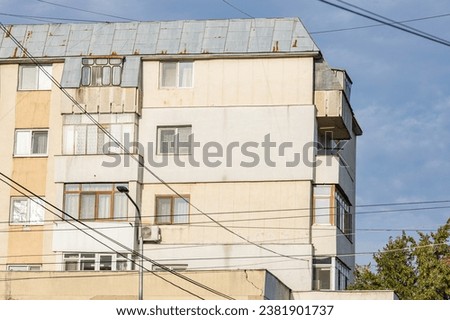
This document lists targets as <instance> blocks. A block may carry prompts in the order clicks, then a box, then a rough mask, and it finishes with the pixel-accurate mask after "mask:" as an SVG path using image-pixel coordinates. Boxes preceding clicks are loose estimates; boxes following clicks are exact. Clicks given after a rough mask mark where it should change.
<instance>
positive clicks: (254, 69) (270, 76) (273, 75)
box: [143, 58, 313, 107]
mask: <svg viewBox="0 0 450 320" xmlns="http://www.w3.org/2000/svg"><path fill="white" fill-rule="evenodd" d="M159 69H160V64H159V62H158V61H147V62H144V103H143V106H144V107H153V106H156V107H160V106H216V105H217V106H227V105H254V104H264V105H280V104H299V105H302V104H312V102H313V101H312V88H313V87H312V86H313V76H312V75H313V59H312V58H283V59H281V58H273V59H230V60H222V59H214V60H197V61H195V62H194V85H193V88H178V89H176V88H159V71H160V70H159Z"/></svg>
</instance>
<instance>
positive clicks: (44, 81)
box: [38, 66, 52, 90]
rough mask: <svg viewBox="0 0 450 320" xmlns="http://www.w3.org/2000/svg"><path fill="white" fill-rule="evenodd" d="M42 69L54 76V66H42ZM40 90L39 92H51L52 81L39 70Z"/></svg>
mask: <svg viewBox="0 0 450 320" xmlns="http://www.w3.org/2000/svg"><path fill="white" fill-rule="evenodd" d="M42 68H43V69H44V70H45V71H46V72H47V74H49V75H52V66H42ZM38 77H39V79H38V89H39V90H50V89H51V88H52V81H51V80H50V78H49V77H48V76H47V75H46V74H45V73H44V72H43V71H42V70H41V69H39V68H38Z"/></svg>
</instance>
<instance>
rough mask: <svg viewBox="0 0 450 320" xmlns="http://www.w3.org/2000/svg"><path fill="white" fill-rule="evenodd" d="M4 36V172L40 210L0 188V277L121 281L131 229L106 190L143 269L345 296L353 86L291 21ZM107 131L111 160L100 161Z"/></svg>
mask: <svg viewBox="0 0 450 320" xmlns="http://www.w3.org/2000/svg"><path fill="white" fill-rule="evenodd" d="M9 30H10V32H11V33H10V34H5V33H0V43H1V44H0V47H1V50H0V119H1V123H2V125H1V126H0V134H1V136H2V137H3V139H4V143H2V144H0V168H1V170H0V171H1V172H2V173H3V174H4V175H5V176H7V177H10V178H12V179H13V180H14V181H15V182H17V183H19V184H21V185H23V186H25V187H26V188H28V189H29V190H30V191H32V192H33V193H34V194H35V195H36V196H38V197H42V198H44V199H45V200H46V201H48V202H49V203H50V204H53V205H54V207H51V206H50V205H48V204H47V205H45V207H46V208H47V210H43V209H42V208H40V207H39V206H37V204H36V203H35V202H34V201H33V199H34V200H39V199H38V197H36V196H32V197H31V199H29V198H27V196H30V195H31V194H30V192H29V191H23V189H21V188H20V187H19V188H18V189H19V191H18V190H15V189H14V188H12V187H11V186H9V185H7V184H5V183H1V184H0V208H1V210H0V220H1V221H2V222H4V223H3V225H2V226H3V227H2V229H3V231H4V232H2V233H0V243H1V245H0V268H1V269H3V270H5V271H6V270H22V271H30V272H31V271H37V270H40V271H43V272H44V271H45V272H47V273H48V275H49V276H53V275H56V274H57V273H56V272H62V271H67V270H79V271H83V270H84V272H86V273H84V272H81V273H80V275H77V277H78V276H79V277H82V275H83V274H86V275H87V274H88V273H87V272H88V271H89V272H94V271H108V270H109V271H117V272H118V271H123V270H135V269H136V267H135V266H134V264H133V261H135V260H134V259H135V258H136V257H135V254H134V253H133V252H132V251H133V250H136V249H137V248H138V243H137V238H138V233H139V231H138V230H139V228H138V226H139V223H138V222H139V220H138V218H137V212H136V210H135V208H134V206H133V204H132V203H131V202H129V201H127V200H126V198H125V196H124V195H123V194H119V193H118V192H117V191H116V187H117V186H118V185H125V186H127V188H128V189H129V195H130V197H131V198H133V199H135V201H136V202H137V204H138V206H139V208H140V211H141V215H142V223H143V226H144V229H145V230H148V231H151V232H152V233H153V234H150V233H149V234H146V236H145V237H146V238H145V243H144V255H145V256H147V257H150V258H151V259H152V261H153V262H152V261H147V262H145V264H144V265H145V267H146V268H148V269H155V270H157V269H158V268H159V267H158V265H159V264H162V265H165V266H167V267H169V268H173V269H174V270H187V271H188V272H194V273H195V272H197V271H198V272H200V271H208V272H209V271H211V270H223V269H225V270H237V269H246V270H253V269H266V270H268V271H269V272H270V273H271V274H273V275H274V276H275V277H276V278H277V279H279V280H280V281H281V282H283V283H284V284H285V285H286V286H287V287H289V288H290V289H292V290H293V291H310V290H343V289H345V288H346V286H347V284H348V283H349V282H351V280H352V273H353V270H354V267H355V259H354V255H352V254H353V253H354V252H355V243H354V239H355V236H354V232H355V209H354V208H355V182H356V176H355V166H356V161H355V159H356V156H355V155H356V140H357V136H359V135H361V134H362V131H361V128H360V127H359V125H358V123H357V121H356V119H355V117H354V114H353V111H352V108H351V105H350V88H351V80H350V78H349V77H348V75H347V74H346V72H345V71H343V70H338V69H332V68H330V67H329V66H328V65H327V64H326V62H325V61H324V60H323V58H322V56H321V52H320V51H319V49H318V48H317V46H316V45H315V44H314V41H313V40H312V39H311V37H310V36H309V34H308V33H307V31H306V29H305V28H304V27H303V25H302V23H301V22H300V20H299V19H297V18H283V19H248V20H246V19H239V20H217V21H214V20H211V21H174V22H161V23H159V22H158V23H156V22H148V23H147V22H141V23H139V22H136V23H113V24H111V25H104V24H80V25H76V24H68V25H40V26H33V25H19V26H10V29H9ZM178 33H179V34H178ZM25 34H28V35H29V36H28V37H25ZM105 34H107V35H110V34H113V36H111V37H110V38H108V37H106V36H105ZM133 35H134V36H133ZM12 36H14V37H17V39H18V41H19V42H21V43H22V45H23V46H24V47H25V48H27V49H28V51H29V52H30V53H31V54H33V57H34V58H36V59H38V61H39V63H41V64H42V65H43V66H45V68H46V69H45V70H49V71H50V72H51V75H52V76H53V77H54V79H55V81H56V82H57V83H61V88H59V87H58V86H57V85H56V84H54V83H53V84H52V83H47V81H48V80H46V79H47V78H46V75H45V74H44V72H43V70H42V69H41V68H39V67H37V66H35V65H34V64H33V63H32V61H31V60H30V59H29V58H28V57H27V56H26V54H25V53H23V48H20V47H17V48H16V50H14V47H15V45H13V44H12V43H11V40H10V38H11V37H12ZM38 36H39V37H42V38H45V41H44V42H43V43H42V42H34V41H35V40H36V39H34V38H33V37H38ZM39 39H41V38H39ZM75 39H78V40H77V41H75ZM96 39H97V40H96ZM98 39H103V40H102V41H99V40H98ZM105 39H109V40H105ZM129 39H134V40H129ZM199 39H200V40H199ZM56 43H60V44H59V45H56ZM152 43H154V46H152V45H151V44H152ZM42 50H43V51H42ZM105 132H108V133H110V134H112V136H114V138H115V139H117V140H119V142H120V143H122V144H123V145H124V146H125V148H126V149H125V151H124V150H121V149H120V148H118V147H114V146H111V145H110V146H109V147H106V149H105V148H104V146H105V144H107V142H108V141H110V140H111V139H110V137H108V136H107V133H105ZM182 136H183V137H184V138H181V137H182ZM187 136H189V137H190V139H191V140H190V141H187V140H186V141H185V140H182V139H185V138H186V137H187ZM177 137H178V138H177ZM177 139H181V140H177ZM186 139H187V138H186ZM181 142H183V143H188V144H187V147H185V148H187V149H176V148H175V146H176V147H178V146H179V145H180V146H183V144H182V143H181ZM338 144H340V145H343V146H344V147H343V148H342V149H341V150H339V149H338V148H336V145H338ZM184 146H186V144H184ZM108 148H110V149H109V150H108ZM181 148H182V147H181ZM182 150H184V151H182ZM139 162H140V163H139ZM7 182H8V181H7ZM15 186H16V187H17V185H15ZM186 200H187V201H186ZM67 213H69V214H71V215H75V216H76V218H80V220H81V221H82V224H77V223H75V225H76V226H73V225H72V224H73V223H74V220H73V219H71V218H70V217H68V216H67ZM77 226H78V228H81V229H83V231H85V232H83V231H80V230H79V229H77ZM90 228H93V229H95V230H97V231H98V232H100V233H103V234H105V235H106V236H108V237H109V239H105V238H104V237H102V236H101V235H100V234H99V233H98V232H97V233H96V232H93V231H92V230H90ZM94 238H96V239H99V240H100V241H101V242H103V244H102V243H100V242H98V241H96V240H95V239H94ZM118 243H120V244H121V245H119V244H118ZM105 244H106V245H105ZM122 258H124V259H125V258H126V259H128V260H126V261H123V259H122ZM155 261H156V264H155V263H154V262H155ZM118 274H119V273H118ZM126 277H127V276H125V278H126ZM97 295H99V296H100V295H102V293H97ZM240 295H241V294H240V293H239V296H240ZM244 295H245V294H244ZM81 296H83V295H79V296H78V295H77V297H81ZM252 296H253V295H252ZM83 297H87V296H83ZM87 298H88V297H87Z"/></svg>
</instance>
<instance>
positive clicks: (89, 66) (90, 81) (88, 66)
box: [80, 56, 124, 87]
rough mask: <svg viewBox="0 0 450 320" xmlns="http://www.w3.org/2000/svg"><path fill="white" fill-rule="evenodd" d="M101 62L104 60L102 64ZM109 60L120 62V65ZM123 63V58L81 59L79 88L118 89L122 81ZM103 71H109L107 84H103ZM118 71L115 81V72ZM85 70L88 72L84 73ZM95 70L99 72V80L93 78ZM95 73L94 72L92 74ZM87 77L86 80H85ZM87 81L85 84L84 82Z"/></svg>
mask: <svg viewBox="0 0 450 320" xmlns="http://www.w3.org/2000/svg"><path fill="white" fill-rule="evenodd" d="M102 60H106V62H105V63H103V61H102ZM111 60H120V63H113V62H111ZM123 63H124V58H123V57H119V56H117V57H116V56H114V57H83V58H82V59H81V80H80V86H81V87H120V86H121V85H122V80H123ZM105 69H110V70H109V83H107V84H105V83H104V80H105ZM116 69H119V70H120V72H119V80H118V82H117V81H115V76H116V74H115V70H116ZM85 70H87V71H88V72H87V73H85ZM97 70H101V71H100V72H99V76H100V77H99V78H98V79H97V77H96V76H95V73H96V72H98V71H97ZM94 71H95V72H94ZM86 77H87V79H86ZM85 80H87V82H86V81H85Z"/></svg>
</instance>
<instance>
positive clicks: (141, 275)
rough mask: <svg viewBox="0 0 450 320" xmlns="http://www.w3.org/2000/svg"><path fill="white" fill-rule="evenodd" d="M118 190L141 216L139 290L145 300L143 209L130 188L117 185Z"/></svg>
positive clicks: (140, 296)
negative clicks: (131, 194)
mask: <svg viewBox="0 0 450 320" xmlns="http://www.w3.org/2000/svg"><path fill="white" fill-rule="evenodd" d="M117 190H118V191H119V192H121V193H124V194H125V195H126V196H127V198H128V200H130V201H131V203H132V204H133V205H134V207H135V208H136V211H137V213H138V218H139V226H138V227H139V240H138V241H139V255H140V259H139V291H138V299H139V300H143V299H144V238H143V237H142V216H141V210H140V209H139V206H138V205H137V203H136V202H135V201H134V200H133V199H132V198H131V197H130V195H129V194H128V192H129V191H128V188H127V187H125V186H120V187H117Z"/></svg>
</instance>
